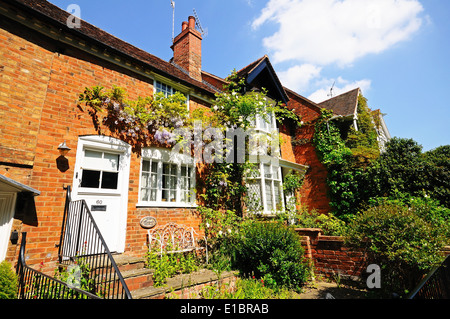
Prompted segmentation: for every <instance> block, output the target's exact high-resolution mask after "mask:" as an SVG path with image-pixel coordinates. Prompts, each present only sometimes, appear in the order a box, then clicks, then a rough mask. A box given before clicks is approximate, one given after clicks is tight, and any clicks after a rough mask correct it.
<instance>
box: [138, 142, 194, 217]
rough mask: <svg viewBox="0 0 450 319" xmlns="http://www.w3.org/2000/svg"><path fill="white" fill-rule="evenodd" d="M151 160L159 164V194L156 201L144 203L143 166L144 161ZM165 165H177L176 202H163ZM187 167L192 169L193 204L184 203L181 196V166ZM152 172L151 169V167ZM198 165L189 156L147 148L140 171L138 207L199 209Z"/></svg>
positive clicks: (143, 151)
mask: <svg viewBox="0 0 450 319" xmlns="http://www.w3.org/2000/svg"><path fill="white" fill-rule="evenodd" d="M148 160H150V161H151V163H152V162H157V163H158V168H157V193H156V201H143V200H142V189H143V178H142V173H143V164H144V161H148ZM163 164H175V165H177V188H176V201H174V202H169V201H163V199H162V192H163V178H162V176H163ZM182 165H184V166H187V167H190V168H191V175H190V176H189V178H190V180H191V188H190V191H191V202H182V201H181V195H182V191H183V190H182V189H181V183H180V182H179V181H180V180H181V178H182V176H181V166H182ZM150 170H151V167H150ZM195 179H196V165H195V161H194V158H193V157H191V156H187V155H184V154H178V153H175V152H171V150H168V149H161V148H145V149H143V150H142V156H141V167H140V170H139V200H138V203H137V206H138V207H180V208H181V207H185V208H192V207H197V205H196V202H195V191H194V190H195V184H196V181H195Z"/></svg>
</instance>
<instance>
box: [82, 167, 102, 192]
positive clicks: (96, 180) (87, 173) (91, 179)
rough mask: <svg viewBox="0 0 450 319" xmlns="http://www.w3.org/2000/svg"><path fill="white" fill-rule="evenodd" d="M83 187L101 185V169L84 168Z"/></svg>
mask: <svg viewBox="0 0 450 319" xmlns="http://www.w3.org/2000/svg"><path fill="white" fill-rule="evenodd" d="M82 174H83V176H82V178H81V187H87V188H98V187H99V186H100V171H93V170H87V169H84V170H83V173H82Z"/></svg>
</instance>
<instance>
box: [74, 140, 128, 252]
mask: <svg viewBox="0 0 450 319" xmlns="http://www.w3.org/2000/svg"><path fill="white" fill-rule="evenodd" d="M130 156H131V147H130V145H129V144H127V143H125V142H122V141H120V140H117V139H114V138H111V137H106V136H85V137H80V138H79V141H78V148H77V160H76V164H75V174H74V181H73V192H72V200H74V201H75V200H80V199H84V200H85V201H86V203H87V205H88V207H89V209H90V211H91V213H92V215H93V217H94V220H95V222H96V223H97V226H98V228H99V229H100V232H101V233H102V236H103V237H104V239H105V241H106V244H107V245H108V248H109V250H110V251H111V252H123V251H124V250H125V234H126V221H127V204H128V182H129V173H130Z"/></svg>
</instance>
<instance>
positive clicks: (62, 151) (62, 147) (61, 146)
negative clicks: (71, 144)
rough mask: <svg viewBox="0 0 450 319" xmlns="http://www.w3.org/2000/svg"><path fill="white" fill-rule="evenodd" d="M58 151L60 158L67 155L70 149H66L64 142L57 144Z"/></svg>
mask: <svg viewBox="0 0 450 319" xmlns="http://www.w3.org/2000/svg"><path fill="white" fill-rule="evenodd" d="M58 150H59V154H61V156H66V155H67V153H69V151H70V148H68V147H67V145H66V141H64V143H61V144H59V146H58Z"/></svg>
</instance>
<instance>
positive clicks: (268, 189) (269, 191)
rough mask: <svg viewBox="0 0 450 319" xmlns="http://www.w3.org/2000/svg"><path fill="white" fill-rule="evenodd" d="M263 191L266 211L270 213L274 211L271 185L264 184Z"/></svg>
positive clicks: (269, 183)
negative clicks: (264, 192)
mask: <svg viewBox="0 0 450 319" xmlns="http://www.w3.org/2000/svg"><path fill="white" fill-rule="evenodd" d="M264 189H265V191H266V209H267V210H268V211H271V210H273V209H274V207H273V200H272V183H271V182H268V183H267V182H266V184H265V188H264Z"/></svg>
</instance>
